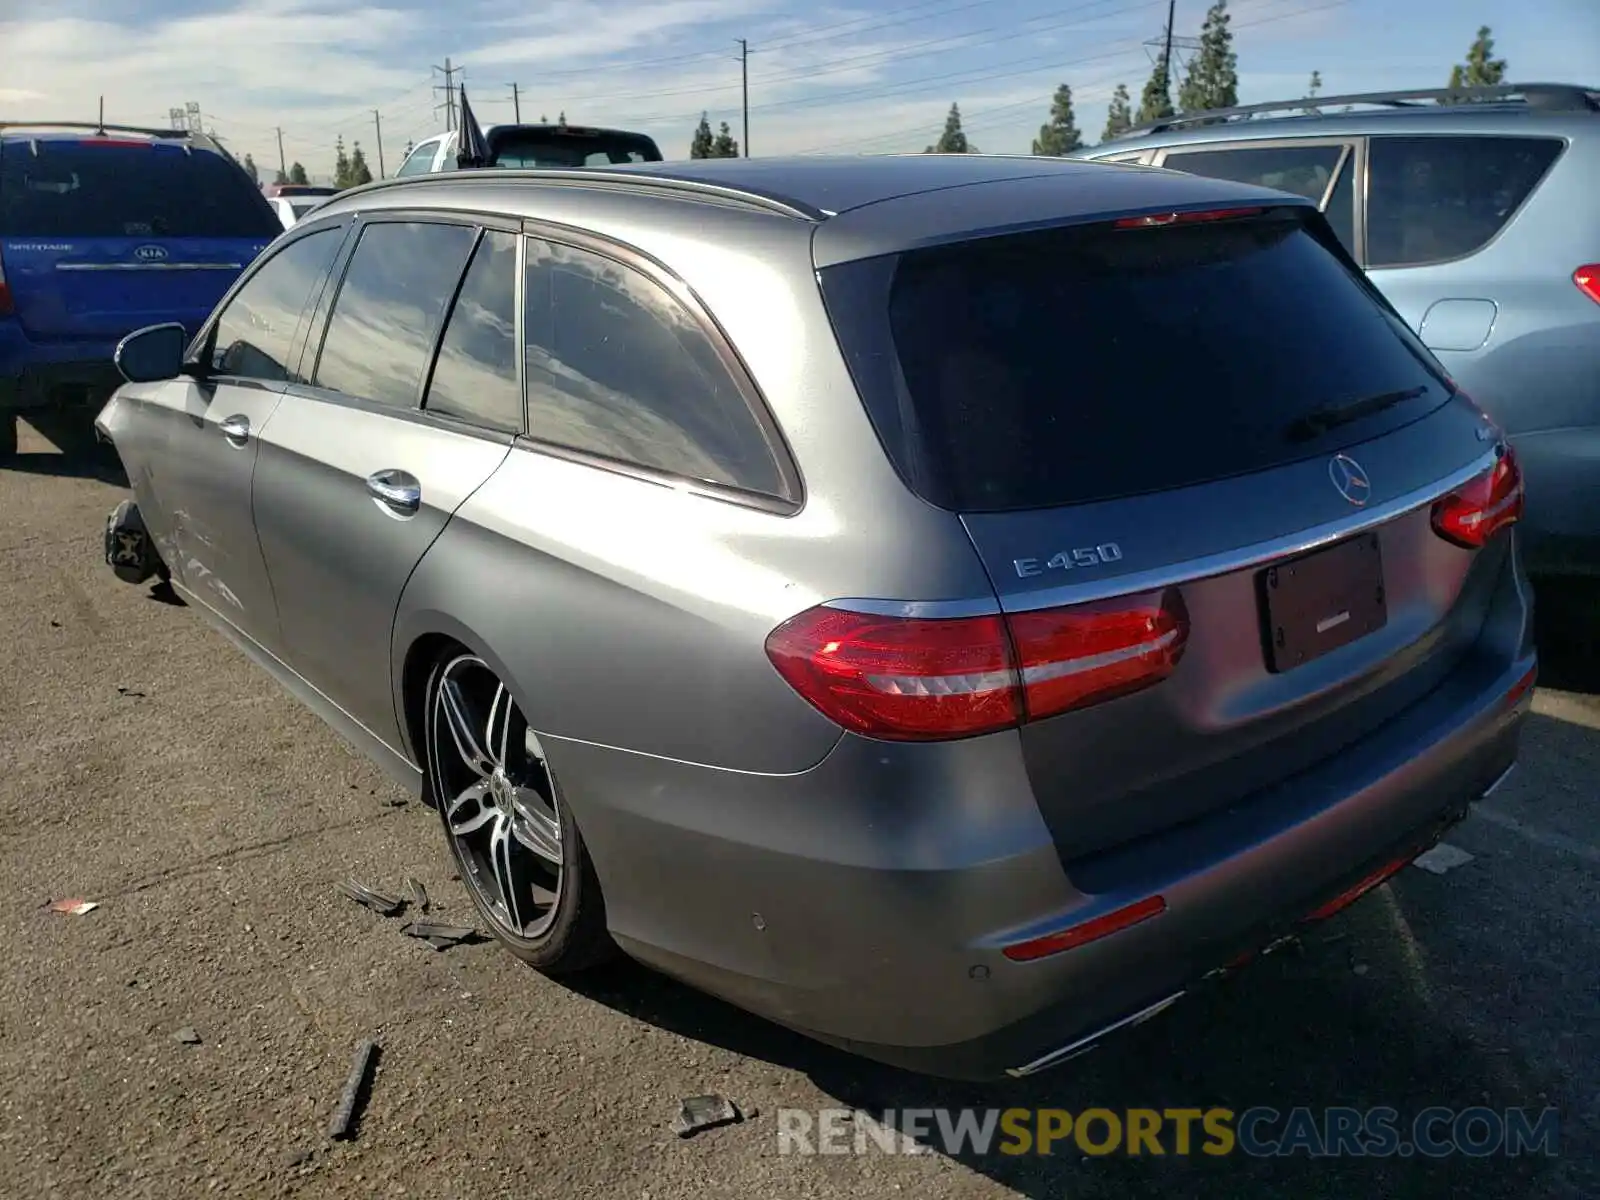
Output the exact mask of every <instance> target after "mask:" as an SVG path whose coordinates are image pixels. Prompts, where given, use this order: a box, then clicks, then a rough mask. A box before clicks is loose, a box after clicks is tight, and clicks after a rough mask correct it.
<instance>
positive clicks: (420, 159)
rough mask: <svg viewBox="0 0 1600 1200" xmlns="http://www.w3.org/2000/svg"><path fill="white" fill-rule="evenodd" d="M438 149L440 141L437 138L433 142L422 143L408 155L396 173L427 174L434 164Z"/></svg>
mask: <svg viewBox="0 0 1600 1200" xmlns="http://www.w3.org/2000/svg"><path fill="white" fill-rule="evenodd" d="M438 150H439V142H438V139H437V138H436V139H434V140H433V141H431V142H423V143H422V145H420V146H418V147H416V148H415V149H414V150H412V151H411V153H410V154H408V155H407V156H406V160H405V162H403V163H401V164H400V169H399V170H398V171H396V172H395V174H396V175H426V174H427V173H428V171H429V169H430V168H431V167H432V166H433V156H434V155H435V154H436V153H438Z"/></svg>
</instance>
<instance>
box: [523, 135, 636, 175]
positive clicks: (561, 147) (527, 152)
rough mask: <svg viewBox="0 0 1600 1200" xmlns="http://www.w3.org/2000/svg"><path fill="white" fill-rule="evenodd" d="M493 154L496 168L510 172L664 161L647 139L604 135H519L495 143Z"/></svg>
mask: <svg viewBox="0 0 1600 1200" xmlns="http://www.w3.org/2000/svg"><path fill="white" fill-rule="evenodd" d="M494 155H495V160H494V162H495V166H497V167H503V168H506V169H508V170H512V169H518V168H546V169H548V168H553V167H601V166H608V165H613V164H617V165H620V164H622V163H639V162H659V161H660V160H661V152H660V151H659V150H657V149H656V147H655V144H654V143H653V142H651V141H650V140H649V139H648V138H644V137H639V136H632V135H625V136H619V135H605V134H600V135H596V136H590V135H585V134H556V133H551V134H548V135H543V136H540V135H537V134H517V135H514V136H510V137H506V138H505V139H503V140H496V142H495V145H494Z"/></svg>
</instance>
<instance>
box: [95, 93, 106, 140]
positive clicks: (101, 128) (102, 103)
mask: <svg viewBox="0 0 1600 1200" xmlns="http://www.w3.org/2000/svg"><path fill="white" fill-rule="evenodd" d="M95 128H96V129H98V130H99V131H100V132H101V133H104V132H105V131H106V98H105V97H104V96H101V97H100V123H99V124H98V125H96V126H95Z"/></svg>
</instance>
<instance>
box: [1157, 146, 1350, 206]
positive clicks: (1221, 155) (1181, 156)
mask: <svg viewBox="0 0 1600 1200" xmlns="http://www.w3.org/2000/svg"><path fill="white" fill-rule="evenodd" d="M1343 153H1344V147H1343V146H1268V147H1262V148H1248V149H1247V148H1244V147H1240V148H1238V149H1233V150H1194V151H1189V150H1183V151H1179V150H1172V151H1168V153H1167V157H1166V159H1165V161H1164V162H1163V163H1162V164H1161V165H1162V166H1164V167H1170V168H1171V169H1173V170H1175V171H1187V172H1189V174H1191V175H1208V176H1210V177H1211V178H1213V179H1231V180H1233V181H1234V182H1235V183H1253V184H1255V185H1256V186H1258V187H1269V188H1277V189H1278V190H1279V191H1280V192H1293V193H1294V194H1295V195H1296V196H1304V197H1305V198H1306V199H1307V200H1315V201H1316V202H1317V203H1318V204H1320V203H1322V197H1323V196H1324V195H1326V194H1327V191H1328V181H1329V180H1331V179H1332V178H1333V171H1334V168H1335V167H1337V166H1338V165H1339V156H1340V155H1341V154H1343Z"/></svg>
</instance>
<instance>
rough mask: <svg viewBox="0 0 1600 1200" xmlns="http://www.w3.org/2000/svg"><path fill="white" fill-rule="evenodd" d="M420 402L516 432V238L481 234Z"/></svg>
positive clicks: (460, 417)
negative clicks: (424, 396) (431, 377)
mask: <svg viewBox="0 0 1600 1200" xmlns="http://www.w3.org/2000/svg"><path fill="white" fill-rule="evenodd" d="M425 407H426V408H427V409H428V411H429V412H437V413H443V414H444V415H445V416H449V417H455V418H457V419H458V420H462V421H466V422H468V423H470V424H473V425H477V426H480V427H481V428H484V429H494V430H498V431H500V432H502V433H521V432H522V392H521V390H520V389H519V388H518V387H517V239H516V237H515V235H513V234H509V233H496V232H495V231H493V230H490V231H489V232H487V233H485V234H484V235H483V240H482V241H481V242H479V243H478V249H477V251H476V252H475V253H474V254H473V256H472V265H471V266H470V267H468V268H467V278H466V280H465V282H463V283H462V285H461V294H460V295H459V296H457V297H456V303H455V307H454V308H453V309H451V310H450V320H449V321H448V322H447V323H446V325H445V327H444V337H443V338H442V339H441V340H440V342H439V357H438V359H437V360H436V361H435V363H434V366H433V380H432V382H430V383H429V385H428V399H427V403H426V405H425Z"/></svg>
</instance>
